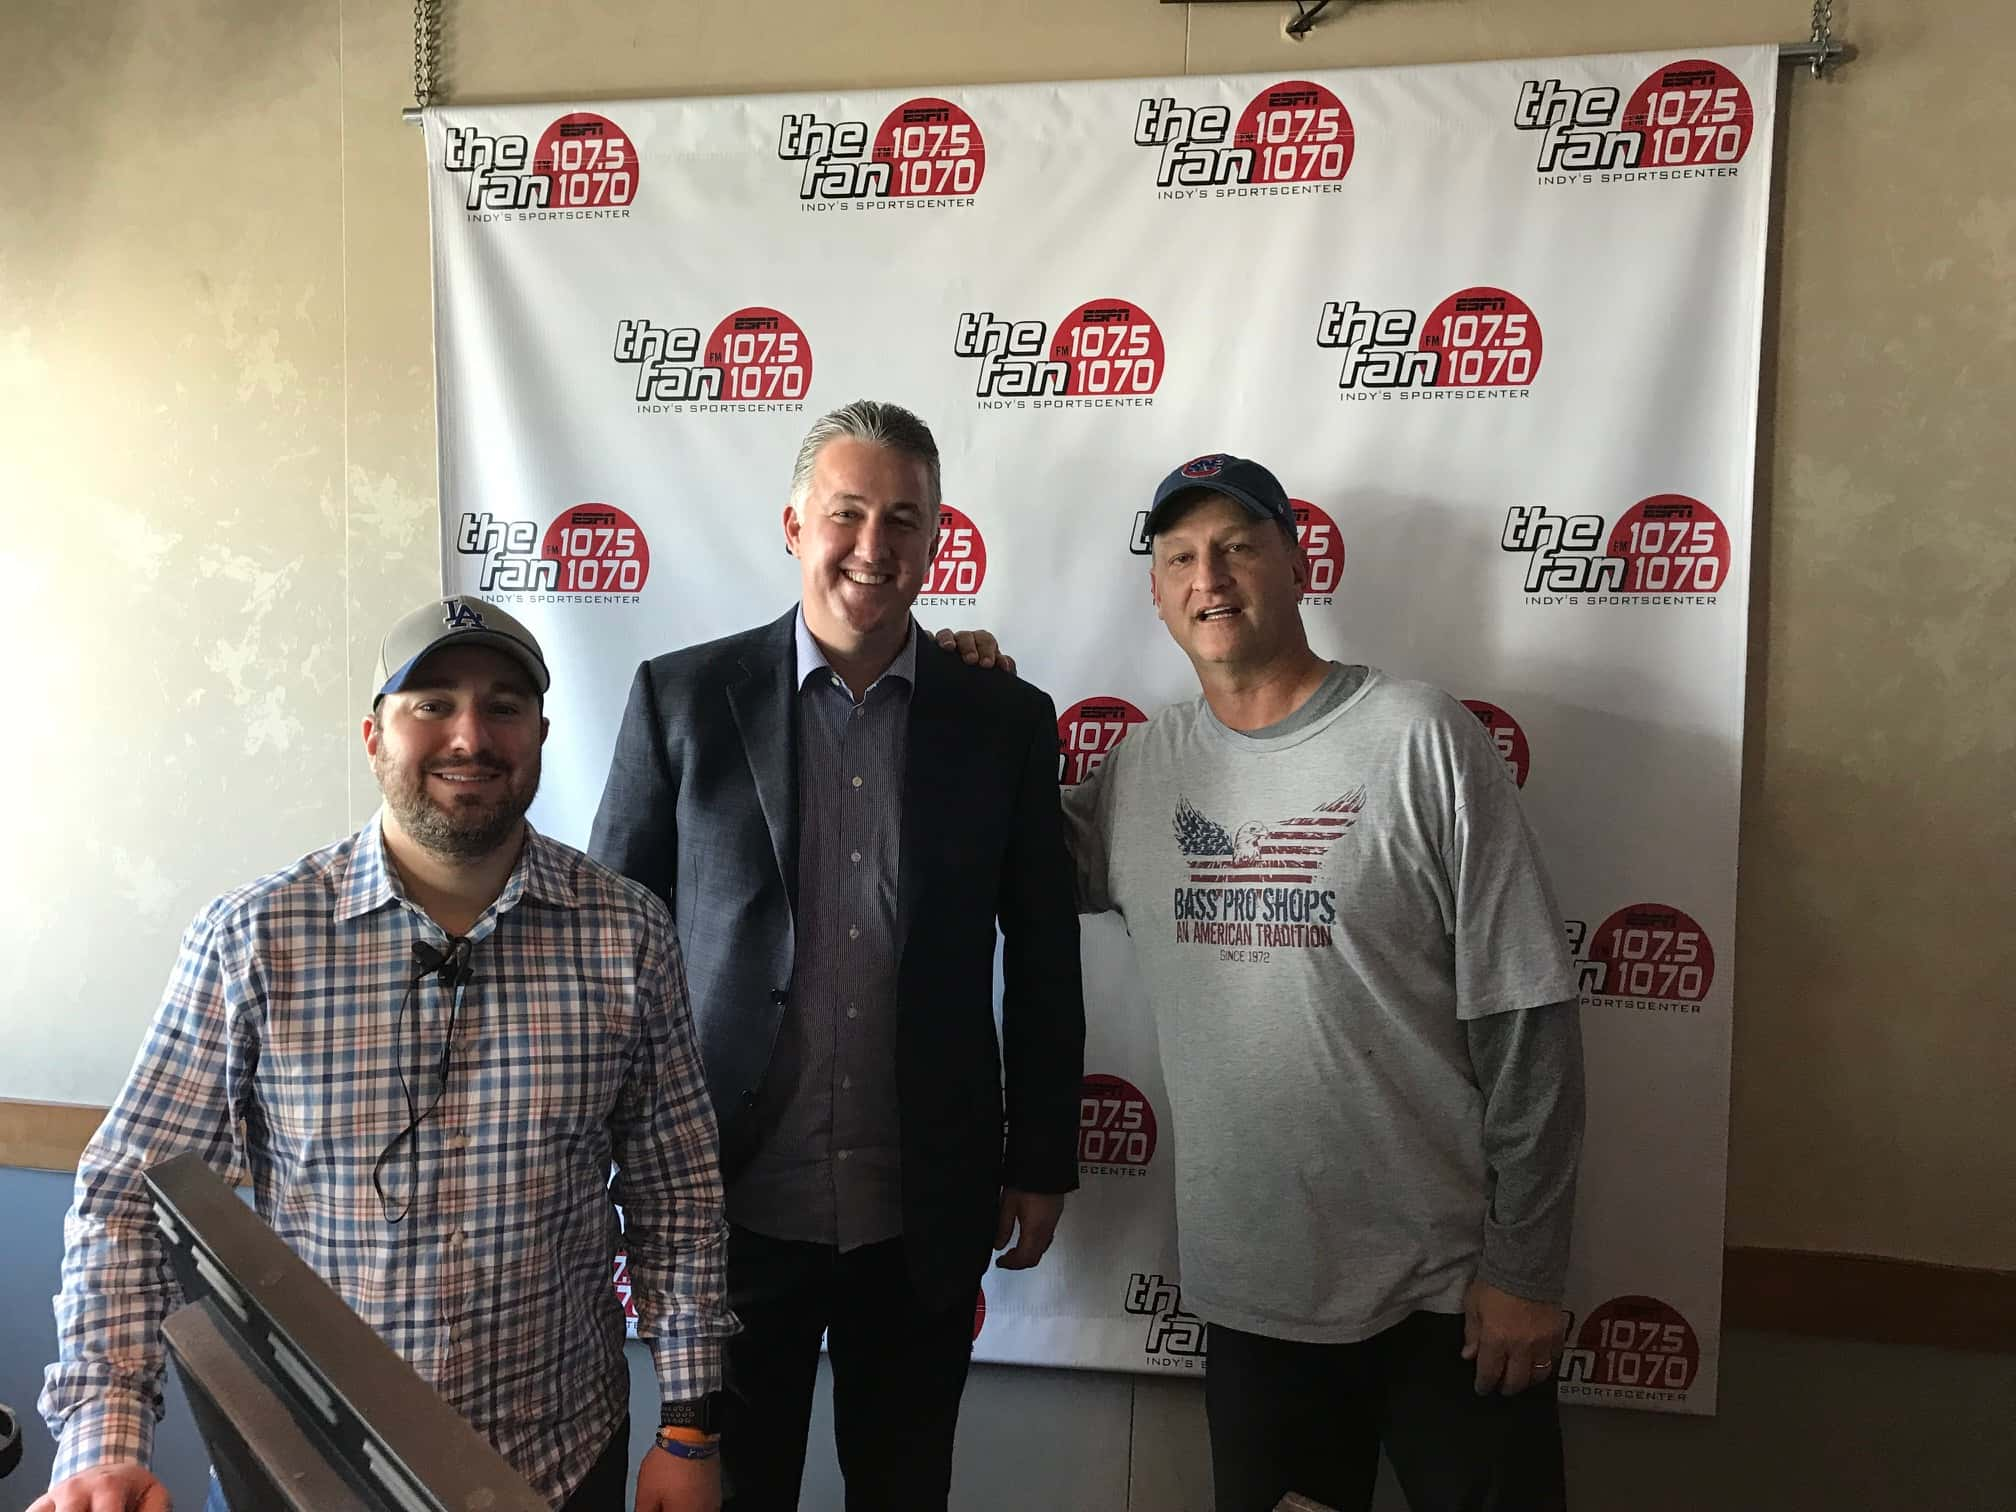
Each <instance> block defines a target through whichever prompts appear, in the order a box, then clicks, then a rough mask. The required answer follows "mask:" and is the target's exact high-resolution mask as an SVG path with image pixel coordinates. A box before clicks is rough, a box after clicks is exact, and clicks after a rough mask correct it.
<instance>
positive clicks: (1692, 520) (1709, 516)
mask: <svg viewBox="0 0 2016 1512" xmlns="http://www.w3.org/2000/svg"><path fill="white" fill-rule="evenodd" d="M1606 549H1607V550H1608V551H1609V553H1610V555H1611V556H1613V557H1622V558H1623V559H1624V562H1625V567H1624V587H1623V591H1624V592H1625V593H1714V592H1716V591H1717V590H1718V589H1719V588H1721V586H1722V583H1723V580H1724V579H1725V578H1727V577H1728V576H1729V531H1728V528H1727V527H1726V526H1725V525H1723V523H1722V518H1721V516H1720V515H1718V514H1716V513H1715V511H1714V510H1712V509H1710V508H1709V507H1708V506H1707V505H1706V504H1703V503H1702V502H1701V501H1700V500H1699V499H1690V498H1688V497H1687V495H1685V494H1654V495H1653V496H1652V497H1651V498H1649V499H1641V500H1640V501H1639V502H1638V503H1636V504H1633V505H1632V506H1631V507H1630V508H1629V509H1627V510H1625V511H1624V513H1623V514H1621V515H1620V516H1618V518H1617V523H1616V524H1615V525H1613V526H1611V527H1610V544H1609V546H1608V547H1607V548H1606Z"/></svg>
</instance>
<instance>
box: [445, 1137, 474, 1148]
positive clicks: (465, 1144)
mask: <svg viewBox="0 0 2016 1512" xmlns="http://www.w3.org/2000/svg"><path fill="white" fill-rule="evenodd" d="M448 1148H449V1149H451V1150H466V1149H468V1148H469V1136H468V1135H467V1134H450V1135H449V1136H448Z"/></svg>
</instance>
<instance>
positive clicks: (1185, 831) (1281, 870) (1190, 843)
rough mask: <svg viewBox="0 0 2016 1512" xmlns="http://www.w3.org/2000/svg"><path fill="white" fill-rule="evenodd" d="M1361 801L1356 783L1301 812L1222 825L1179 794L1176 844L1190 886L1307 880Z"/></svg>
mask: <svg viewBox="0 0 2016 1512" xmlns="http://www.w3.org/2000/svg"><path fill="white" fill-rule="evenodd" d="M1364 807H1365V789H1364V788H1362V787H1358V788H1353V789H1352V790H1351V791H1350V792H1348V793H1343V794H1340V795H1339V796H1337V797H1335V798H1333V799H1331V800H1330V801H1329V802H1328V803H1324V804H1319V805H1318V806H1317V807H1316V808H1315V809H1313V810H1311V811H1310V812H1308V813H1306V814H1291V815H1290V816H1289V817H1287V818H1285V819H1276V820H1272V821H1265V820H1249V821H1247V822H1245V823H1242V824H1240V825H1239V827H1238V828H1237V829H1233V830H1227V829H1226V828H1225V826H1224V825H1222V824H1220V823H1219V822H1218V821H1217V820H1215V819H1212V818H1210V817H1209V816H1208V815H1206V814H1204V813H1203V812H1201V811H1200V810H1199V809H1197V808H1196V807H1194V806H1193V805H1192V804H1191V802H1190V800H1189V799H1187V798H1185V799H1182V800H1180V801H1179V802H1178V803H1177V806H1176V816H1175V827H1176V844H1177V845H1178V847H1180V848H1181V850H1182V852H1183V854H1184V855H1185V856H1187V857H1188V858H1189V867H1190V881H1191V884H1192V885H1193V886H1202V887H1222V886H1225V885H1227V884H1229V883H1235V882H1271V883H1280V882H1310V881H1313V880H1315V876H1316V873H1317V872H1318V871H1319V870H1321V869H1322V866H1323V862H1324V860H1325V858H1326V857H1328V855H1329V854H1330V848H1331V847H1332V846H1334V845H1335V844H1336V843H1337V842H1338V841H1339V840H1341V839H1342V838H1343V837H1344V833H1345V831H1347V830H1348V829H1350V828H1351V826H1352V825H1354V824H1356V823H1357V822H1358V815H1359V814H1360V813H1361V812H1362V811H1363V810H1364Z"/></svg>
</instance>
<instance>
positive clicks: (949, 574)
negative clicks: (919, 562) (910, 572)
mask: <svg viewBox="0 0 2016 1512" xmlns="http://www.w3.org/2000/svg"><path fill="white" fill-rule="evenodd" d="M986 581H987V543H986V542H985V541H983V540H981V539H980V527H979V526H977V525H975V524H974V523H973V522H972V521H971V520H969V519H968V518H967V517H966V516H965V515H964V514H962V513H961V512H960V511H959V510H956V509H954V508H953V507H952V506H951V505H950V504H941V505H939V507H938V555H936V556H935V557H933V558H931V570H930V571H929V572H928V573H926V574H925V577H924V588H923V592H922V594H921V595H920V596H935V597H945V598H971V597H972V596H973V595H974V594H976V593H978V592H979V591H980V585H981V584H982V583H984V582H986Z"/></svg>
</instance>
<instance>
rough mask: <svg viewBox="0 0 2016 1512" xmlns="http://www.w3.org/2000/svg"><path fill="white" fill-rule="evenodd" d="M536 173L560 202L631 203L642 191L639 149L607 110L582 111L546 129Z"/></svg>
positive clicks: (534, 157) (586, 204)
mask: <svg viewBox="0 0 2016 1512" xmlns="http://www.w3.org/2000/svg"><path fill="white" fill-rule="evenodd" d="M532 172H533V173H534V174H535V175H536V176H538V177H540V178H543V179H546V180H547V181H549V182H550V183H551V184H552V186H553V187H552V188H551V190H549V191H548V194H547V201H546V202H547V203H548V204H549V205H553V206H555V207H562V206H564V207H569V208H572V207H576V206H580V207H591V206H596V205H627V204H629V203H630V201H631V200H633V199H634V198H636V195H637V154H636V151H635V150H634V148H633V147H632V145H631V142H630V137H629V134H628V133H626V132H625V131H624V130H623V128H622V127H621V126H618V125H617V124H616V123H615V122H614V121H612V120H610V119H609V117H607V116H605V115H597V114H595V112H594V111H592V110H577V111H575V112H574V114H572V115H564V116H562V117H560V119H559V120H557V121H555V122H554V123H553V124H552V125H551V126H548V127H547V128H546V134H545V135H544V136H542V137H540V138H539V146H538V148H537V149H536V150H535V151H534V152H533V154H532Z"/></svg>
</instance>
